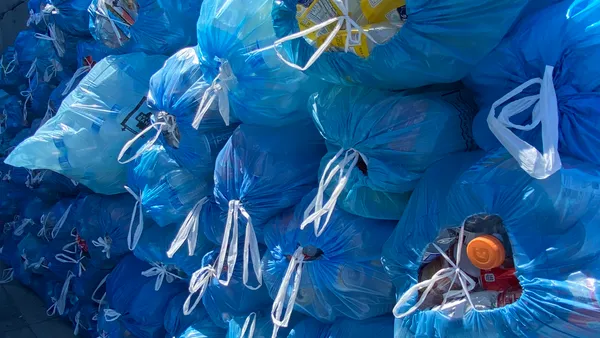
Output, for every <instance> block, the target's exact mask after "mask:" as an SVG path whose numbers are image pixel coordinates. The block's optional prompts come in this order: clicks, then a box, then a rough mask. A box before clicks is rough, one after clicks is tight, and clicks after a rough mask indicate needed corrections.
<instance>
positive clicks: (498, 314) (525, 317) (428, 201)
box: [383, 151, 600, 337]
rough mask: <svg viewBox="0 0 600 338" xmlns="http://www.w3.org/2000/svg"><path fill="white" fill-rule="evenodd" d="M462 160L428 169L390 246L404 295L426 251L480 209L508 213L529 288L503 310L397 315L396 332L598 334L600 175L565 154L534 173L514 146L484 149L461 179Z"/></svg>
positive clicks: (389, 260) (387, 259)
mask: <svg viewBox="0 0 600 338" xmlns="http://www.w3.org/2000/svg"><path fill="white" fill-rule="evenodd" d="M459 162H460V161H458V160H455V161H453V162H452V163H453V165H457V164H458V163H459ZM465 162H467V161H465ZM453 165H450V164H448V163H441V162H440V165H439V167H436V168H435V169H432V170H431V171H430V172H428V177H427V178H426V179H424V180H422V181H421V184H420V186H419V188H417V190H416V191H415V192H414V193H413V197H412V199H411V202H410V208H408V210H411V212H407V213H405V214H404V216H403V218H402V220H401V221H400V223H399V224H398V226H397V228H396V232H395V233H394V235H393V236H392V237H391V239H390V241H389V242H388V243H387V244H386V248H385V251H384V257H383V261H384V264H385V265H386V268H387V270H388V272H389V273H390V275H391V276H392V278H393V279H394V282H395V284H396V287H397V290H398V294H399V295H401V294H402V293H403V292H405V291H406V290H407V289H408V288H409V287H410V286H411V285H413V284H414V283H416V281H417V278H418V277H417V274H418V269H419V266H420V265H421V259H422V254H423V252H424V251H425V249H426V247H427V246H428V245H429V243H430V242H432V241H433V240H435V238H436V237H437V235H438V233H439V231H440V230H441V229H444V228H449V227H460V226H461V224H462V223H463V222H464V220H465V219H466V218H467V217H469V216H472V215H477V214H488V215H490V214H491V215H497V216H499V217H500V218H502V220H503V224H504V227H505V229H506V231H507V232H508V236H509V237H510V241H511V244H512V250H513V258H514V262H515V267H516V270H517V277H518V278H519V282H520V284H521V287H522V288H523V294H522V296H521V297H520V299H519V300H518V301H517V302H515V303H513V304H510V305H507V306H505V307H503V308H498V309H491V310H486V311H479V312H475V311H470V312H467V314H466V315H465V316H464V317H463V318H458V319H457V318H454V319H452V318H450V317H448V316H445V315H443V314H441V313H439V312H437V311H416V312H415V313H413V314H411V315H408V316H407V317H405V318H403V319H397V320H396V324H395V325H396V331H395V336H396V337H407V336H431V337H441V336H444V337H481V336H488V335H490V334H491V335H494V336H498V337H514V336H526V337H533V336H562V335H564V334H565V333H568V334H569V335H573V336H579V337H592V336H595V335H597V334H598V332H600V320H598V318H600V317H599V314H600V304H598V302H597V297H598V295H597V290H598V287H599V286H600V283H599V282H598V276H600V267H599V266H598V264H597V262H596V259H595V257H596V256H597V255H598V243H599V241H600V237H599V235H598V232H597V231H596V224H597V222H598V220H599V214H598V204H599V203H600V191H599V187H600V172H599V171H598V170H597V169H596V168H595V167H594V166H592V165H590V164H586V163H582V162H580V161H578V160H575V159H572V158H568V157H565V158H563V168H562V169H561V170H560V171H558V172H557V173H556V174H554V175H552V176H550V177H549V178H547V179H545V180H535V179H533V178H531V177H530V176H529V175H528V174H527V173H525V172H523V171H522V170H521V168H520V167H519V165H518V163H517V162H516V161H515V160H514V159H513V158H512V157H511V156H510V155H509V154H508V153H506V152H505V151H498V152H495V153H490V154H488V155H486V156H484V157H483V158H481V159H480V160H478V161H477V162H476V163H475V164H474V165H473V166H471V167H470V169H468V170H467V171H465V172H464V173H462V174H461V175H460V176H458V173H457V171H458V172H460V170H456V167H455V168H453ZM442 173H443V175H445V177H444V178H442ZM457 176H458V177H457ZM432 201H435V203H432ZM415 301H416V297H415V298H413V299H412V300H411V301H410V302H409V304H407V306H412V305H413V304H414V302H415ZM407 309H408V307H407V308H406V309H404V310H407ZM401 310H402V309H401ZM400 312H402V311H400Z"/></svg>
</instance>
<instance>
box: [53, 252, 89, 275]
mask: <svg viewBox="0 0 600 338" xmlns="http://www.w3.org/2000/svg"><path fill="white" fill-rule="evenodd" d="M54 257H55V258H56V260H57V261H59V262H61V263H65V264H75V265H77V268H78V274H77V276H78V277H81V275H82V273H83V271H85V270H86V269H85V266H84V265H83V263H82V261H83V259H84V258H85V257H84V256H83V252H81V253H80V254H79V259H75V258H73V257H70V256H68V255H65V254H63V253H59V254H56V256H54Z"/></svg>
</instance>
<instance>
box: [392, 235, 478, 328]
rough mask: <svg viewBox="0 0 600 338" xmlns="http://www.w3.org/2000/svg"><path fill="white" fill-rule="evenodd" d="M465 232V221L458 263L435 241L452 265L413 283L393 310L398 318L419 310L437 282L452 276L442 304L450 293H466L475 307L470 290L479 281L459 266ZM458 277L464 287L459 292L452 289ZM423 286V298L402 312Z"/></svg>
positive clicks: (459, 242) (459, 244)
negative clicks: (426, 278)
mask: <svg viewBox="0 0 600 338" xmlns="http://www.w3.org/2000/svg"><path fill="white" fill-rule="evenodd" d="M464 234H465V225H464V223H463V225H462V226H461V227H460V233H459V237H458V246H457V248H458V249H457V254H456V263H454V262H453V261H452V260H451V259H450V258H449V257H448V255H446V253H445V252H444V250H442V249H441V248H440V247H439V246H437V245H436V244H435V243H433V246H434V247H435V248H436V249H437V250H438V251H439V252H440V254H441V255H442V257H444V259H445V260H446V261H447V262H448V263H449V264H450V266H449V267H447V268H443V269H440V270H439V271H438V272H436V273H435V274H434V275H433V276H431V278H430V279H428V280H424V281H422V282H419V283H417V284H415V285H413V286H412V287H411V288H409V289H408V290H407V291H406V292H404V294H402V296H401V297H400V299H399V300H398V302H397V303H396V306H394V309H393V311H392V313H393V314H394V316H395V317H396V318H404V317H406V316H408V315H410V314H411V313H413V312H415V311H417V310H418V309H419V307H420V306H421V304H423V302H424V301H425V299H427V295H429V292H431V290H432V289H433V288H434V287H435V284H436V283H437V282H438V281H440V280H444V279H448V278H450V277H452V280H451V282H450V285H449V287H448V291H447V292H446V293H445V294H444V301H443V303H442V305H444V304H446V301H447V300H448V296H449V295H450V294H453V295H464V296H465V297H466V298H467V300H468V302H469V304H470V305H471V307H472V308H473V309H475V306H474V305H473V302H472V300H471V296H470V294H469V292H470V291H471V290H473V289H474V288H475V286H477V283H476V282H475V281H474V280H473V278H471V276H469V275H467V274H466V273H465V272H464V271H462V270H461V269H460V268H459V264H460V258H461V254H462V248H463V242H464ZM457 278H458V281H459V283H460V286H461V288H462V290H461V291H458V292H456V291H452V290H451V289H452V287H453V286H454V282H455V281H456V279H457ZM423 288H425V291H424V292H423V293H422V294H421V298H419V300H418V301H417V303H416V304H415V305H413V307H411V308H410V309H408V310H407V311H405V312H403V313H400V312H399V311H400V309H401V308H402V307H403V306H404V305H405V304H406V303H407V302H408V301H409V300H410V299H411V298H412V297H414V295H416V294H418V292H419V290H421V289H423Z"/></svg>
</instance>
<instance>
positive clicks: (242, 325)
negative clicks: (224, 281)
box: [227, 309, 323, 338]
mask: <svg viewBox="0 0 600 338" xmlns="http://www.w3.org/2000/svg"><path fill="white" fill-rule="evenodd" d="M269 310H270V309H269ZM269 310H262V311H257V312H253V313H251V314H249V315H248V316H242V317H234V318H232V319H231V320H230V321H229V329H228V330H227V338H238V337H254V338H271V337H272V333H273V321H272V319H271V315H270V311H269ZM303 318H304V316H302V315H300V314H299V313H297V312H296V313H294V317H292V323H291V324H290V325H289V327H287V328H282V329H280V330H278V331H277V335H276V337H275V338H286V337H288V334H289V333H290V331H291V329H292V327H294V326H295V325H296V323H297V322H299V321H300V320H302V319H303ZM321 325H323V324H321ZM300 337H317V336H300Z"/></svg>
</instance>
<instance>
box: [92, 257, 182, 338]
mask: <svg viewBox="0 0 600 338" xmlns="http://www.w3.org/2000/svg"><path fill="white" fill-rule="evenodd" d="M150 268H151V266H150V265H148V264H146V263H143V262H142V261H139V260H138V259H137V258H135V257H134V256H133V255H128V256H125V257H124V258H123V259H122V260H121V261H120V262H119V264H118V265H117V266H116V267H115V269H114V270H113V272H111V274H110V275H109V277H108V279H107V280H106V300H107V301H108V304H109V306H110V309H112V310H114V311H116V312H117V313H120V314H121V316H120V317H119V319H118V320H119V321H120V322H122V323H123V324H124V326H125V327H126V328H127V330H128V331H129V332H131V334H132V335H133V336H135V337H138V338H149V337H151V338H158V337H160V338H162V337H164V336H165V334H166V332H165V329H164V327H163V319H164V315H165V312H166V310H167V305H168V304H169V301H170V300H171V298H173V297H175V296H176V295H177V294H179V293H181V292H182V291H184V290H185V289H186V288H185V284H183V283H163V285H162V287H161V288H160V290H158V291H156V290H155V285H154V284H155V283H154V280H153V279H150V278H148V277H146V276H143V275H142V272H144V271H147V270H148V269H150ZM101 315H102V314H101ZM104 316H105V317H107V316H108V317H110V315H107V314H106V313H104Z"/></svg>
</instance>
